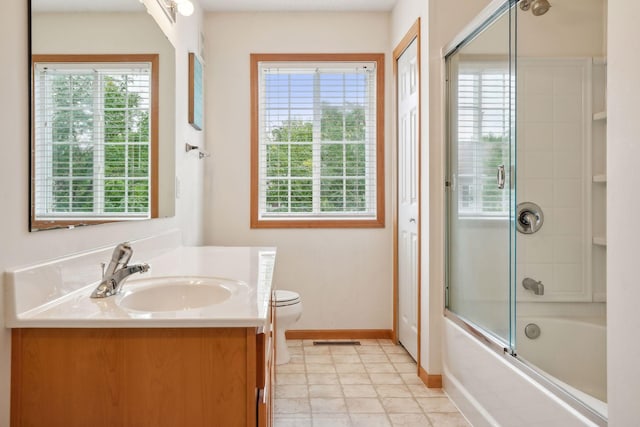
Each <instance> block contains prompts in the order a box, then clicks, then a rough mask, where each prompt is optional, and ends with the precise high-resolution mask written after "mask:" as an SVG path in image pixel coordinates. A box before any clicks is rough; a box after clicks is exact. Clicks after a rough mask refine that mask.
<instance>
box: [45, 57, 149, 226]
mask: <svg viewBox="0 0 640 427" xmlns="http://www.w3.org/2000/svg"><path fill="white" fill-rule="evenodd" d="M34 96H35V103H34V105H36V106H37V107H36V109H35V111H34V123H35V129H34V142H35V163H34V164H35V170H34V179H35V192H36V197H35V201H36V203H35V214H36V219H43V220H47V219H88V220H91V219H98V218H101V219H104V218H107V219H108V218H111V217H114V218H123V217H129V218H149V217H150V191H151V188H150V186H151V184H150V183H151V181H150V173H151V170H150V169H151V167H150V159H151V157H150V156H151V153H150V150H151V143H150V136H151V132H150V129H151V128H150V126H151V123H150V117H151V64H149V63H136V64H125V63H100V64H88V63H87V64H83V63H59V64H58V63H56V64H54V63H38V64H35V68H34Z"/></svg>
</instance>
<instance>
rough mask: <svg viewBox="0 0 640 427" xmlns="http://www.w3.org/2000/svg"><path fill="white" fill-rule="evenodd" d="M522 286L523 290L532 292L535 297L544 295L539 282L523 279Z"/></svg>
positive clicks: (528, 278) (527, 278)
mask: <svg viewBox="0 0 640 427" xmlns="http://www.w3.org/2000/svg"><path fill="white" fill-rule="evenodd" d="M522 286H523V287H524V288H525V289H528V290H530V291H533V293H534V294H536V295H544V285H543V284H542V282H540V281H537V280H534V279H532V278H530V277H525V279H524V280H523V281H522Z"/></svg>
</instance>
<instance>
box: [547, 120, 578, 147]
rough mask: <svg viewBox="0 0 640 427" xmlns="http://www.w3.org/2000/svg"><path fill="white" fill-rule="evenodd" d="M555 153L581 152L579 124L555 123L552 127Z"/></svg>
mask: <svg viewBox="0 0 640 427" xmlns="http://www.w3.org/2000/svg"><path fill="white" fill-rule="evenodd" d="M552 128H553V131H552V132H553V148H554V150H555V151H570V152H572V153H578V152H580V151H581V150H582V138H583V136H582V134H583V131H582V126H581V124H580V123H555V124H554V125H553V127H552Z"/></svg>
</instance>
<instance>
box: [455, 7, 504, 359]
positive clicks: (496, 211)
mask: <svg viewBox="0 0 640 427" xmlns="http://www.w3.org/2000/svg"><path fill="white" fill-rule="evenodd" d="M513 26H514V23H513V21H512V16H511V9H510V8H508V7H507V4H505V8H504V9H503V11H502V12H501V15H500V16H498V17H497V18H493V20H492V21H491V23H489V24H487V25H486V26H485V27H483V28H482V29H481V31H480V32H479V33H478V34H475V35H474V36H472V37H471V38H470V40H469V41H467V42H465V43H463V44H462V45H461V46H460V47H458V48H457V49H456V50H455V51H453V52H452V53H451V54H449V55H448V56H447V59H446V64H447V73H448V85H449V86H448V90H449V94H448V100H449V105H448V108H449V112H448V113H449V114H448V117H449V121H448V127H449V129H448V131H449V137H448V153H447V154H448V156H447V189H446V190H447V191H446V195H447V218H446V220H447V252H448V253H447V260H448V261H447V280H446V282H447V283H446V298H447V308H448V310H449V311H451V312H453V313H455V314H456V315H457V316H458V317H460V318H462V319H464V320H465V321H467V322H468V323H471V324H472V325H474V326H477V327H479V328H481V329H483V330H485V331H487V332H489V333H490V334H491V335H493V336H495V337H497V338H499V339H500V340H501V341H503V342H505V343H506V344H507V346H510V343H511V328H510V326H511V319H512V317H513V313H512V308H511V307H512V306H513V304H511V299H512V289H511V288H512V287H511V283H512V280H511V277H512V274H513V264H514V258H515V254H514V252H515V247H514V244H513V230H512V228H513V224H514V223H513V220H512V217H513V205H514V197H515V194H514V193H515V189H514V188H515V187H514V182H513V175H512V173H513V171H514V170H515V164H514V162H515V155H514V154H515V138H514V132H513V123H514V119H515V105H514V83H515V73H514V66H513V61H514V59H513V58H515V52H513V50H514V48H513V43H512V37H511V34H512V27H513Z"/></svg>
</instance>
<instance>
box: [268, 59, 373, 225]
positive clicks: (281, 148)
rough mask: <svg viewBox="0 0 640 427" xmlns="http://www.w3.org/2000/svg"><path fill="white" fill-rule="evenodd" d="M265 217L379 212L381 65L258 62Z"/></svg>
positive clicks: (366, 215)
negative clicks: (378, 94)
mask: <svg viewBox="0 0 640 427" xmlns="http://www.w3.org/2000/svg"><path fill="white" fill-rule="evenodd" d="M258 72H259V79H258V80H259V81H258V91H259V99H258V110H259V111H258V115H259V119H258V133H259V143H258V164H259V165H258V166H259V182H258V194H259V208H258V209H259V213H258V214H259V217H260V219H271V218H273V219H282V218H294V219H295V218H301V219H310V218H311V219H314V218H318V219H328V218H339V219H343V218H357V219H362V218H375V217H376V141H377V135H376V64H375V63H374V62H359V63H343V62H322V63H308V62H295V63H291V64H289V63H267V62H259V66H258Z"/></svg>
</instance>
